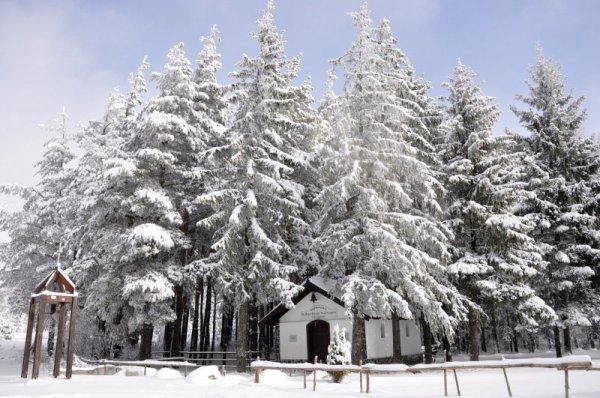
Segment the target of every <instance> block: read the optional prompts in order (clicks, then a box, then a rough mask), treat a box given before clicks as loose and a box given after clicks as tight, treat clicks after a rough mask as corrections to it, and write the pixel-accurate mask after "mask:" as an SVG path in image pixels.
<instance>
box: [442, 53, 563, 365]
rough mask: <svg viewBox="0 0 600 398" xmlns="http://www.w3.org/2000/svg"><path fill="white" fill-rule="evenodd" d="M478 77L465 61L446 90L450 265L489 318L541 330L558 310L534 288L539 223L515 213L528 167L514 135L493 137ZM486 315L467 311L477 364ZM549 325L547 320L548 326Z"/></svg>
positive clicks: (488, 101)
mask: <svg viewBox="0 0 600 398" xmlns="http://www.w3.org/2000/svg"><path fill="white" fill-rule="evenodd" d="M474 77H475V74H474V73H473V71H472V70H470V69H469V68H467V67H466V66H465V65H463V64H462V63H461V62H460V61H459V63H458V65H457V66H456V69H455V70H454V74H453V75H452V77H451V78H450V79H449V81H448V82H447V83H445V84H444V86H445V87H446V88H447V89H448V92H449V93H448V96H447V97H446V98H444V99H445V104H446V113H447V116H448V119H449V120H448V129H447V130H448V131H447V135H446V137H445V141H444V143H443V145H442V148H443V150H442V156H443V160H444V164H445V167H444V172H445V174H444V176H445V179H446V188H447V190H448V194H447V197H446V200H447V202H448V206H447V208H446V214H447V221H446V223H447V225H448V226H449V227H450V228H452V230H453V232H454V239H453V249H454V256H453V257H454V258H453V262H452V264H451V265H450V267H449V271H450V273H451V274H453V275H455V276H456V283H457V286H458V287H459V290H460V291H461V292H463V293H464V294H465V295H467V296H468V297H469V298H470V299H471V300H473V301H474V302H477V303H480V304H481V305H482V306H483V307H484V308H485V310H486V312H487V313H488V314H491V313H493V312H495V311H498V309H503V310H504V311H505V312H507V313H508V316H511V317H512V318H514V319H515V321H517V322H520V323H522V324H524V325H528V326H538V324H539V323H538V322H539V321H549V320H552V319H553V316H554V315H553V311H552V310H551V309H550V308H549V307H548V306H546V305H545V304H544V302H543V301H542V300H541V299H540V298H539V297H538V296H536V294H535V292H534V290H533V289H532V288H531V287H530V286H529V282H530V281H531V279H532V278H533V277H534V276H535V275H538V272H539V271H540V269H541V268H542V266H543V262H542V256H541V254H540V252H539V249H538V247H537V246H536V245H535V242H534V240H533V239H532V238H531V237H529V236H528V235H527V233H528V232H530V231H531V230H532V229H533V225H532V224H531V222H529V221H528V220H527V219H525V218H524V217H522V216H516V215H514V214H512V209H513V207H514V206H515V205H518V204H519V203H520V202H522V201H524V200H526V198H527V195H528V192H527V190H526V188H527V187H526V183H527V178H528V177H530V176H531V173H530V172H529V173H528V170H529V171H531V170H532V167H528V164H530V163H531V162H532V160H531V159H530V158H529V157H528V156H527V154H525V153H524V152H522V151H520V150H518V149H517V145H516V142H515V141H514V140H513V139H512V137H510V136H508V135H505V136H499V137H495V136H493V135H492V129H493V127H494V124H495V123H496V121H497V117H498V111H497V110H496V107H495V106H494V105H493V103H492V98H490V97H486V96H484V95H482V94H481V89H480V87H479V86H478V85H476V84H475V82H474V81H473V80H474ZM480 317H481V314H480V313H479V312H478V311H477V310H476V309H474V308H472V309H471V310H470V311H469V339H470V349H469V351H470V356H471V360H478V359H479V347H480V346H481V342H480V339H479V337H480V331H479V328H480ZM542 323H543V322H542Z"/></svg>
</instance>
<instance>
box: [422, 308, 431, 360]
mask: <svg viewBox="0 0 600 398" xmlns="http://www.w3.org/2000/svg"><path fill="white" fill-rule="evenodd" d="M421 329H422V330H423V346H424V347H425V352H424V355H425V363H433V350H432V344H433V335H432V334H431V328H430V327H429V324H428V323H427V322H425V319H424V318H423V317H422V316H421Z"/></svg>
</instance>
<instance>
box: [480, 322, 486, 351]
mask: <svg viewBox="0 0 600 398" xmlns="http://www.w3.org/2000/svg"><path fill="white" fill-rule="evenodd" d="M485 332H486V330H485V328H484V327H483V326H482V327H481V351H483V352H487V339H486V338H485Z"/></svg>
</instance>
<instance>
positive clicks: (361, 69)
mask: <svg viewBox="0 0 600 398" xmlns="http://www.w3.org/2000/svg"><path fill="white" fill-rule="evenodd" d="M351 15H352V17H353V20H354V25H355V26H356V28H357V31H358V32H357V37H356V40H355V41H354V44H353V46H352V48H351V49H350V50H349V51H348V53H346V54H345V55H344V56H343V57H341V58H340V59H339V60H337V61H336V64H337V65H339V66H341V67H342V68H343V71H344V75H345V81H344V88H343V93H342V95H341V98H340V101H341V105H340V106H339V107H338V108H339V109H340V111H341V112H343V116H341V117H338V122H337V123H335V124H333V125H332V128H334V129H335V130H334V133H332V134H331V137H332V140H331V141H330V142H327V143H325V150H326V153H327V155H328V157H329V158H328V159H327V160H326V162H325V164H324V165H323V167H321V170H322V172H323V173H324V185H325V188H324V189H323V190H322V192H321V193H320V194H319V196H318V197H317V202H318V203H319V205H320V211H321V213H320V214H321V216H320V219H319V221H318V223H317V227H318V230H319V232H320V236H319V237H318V238H317V239H315V245H316V247H317V248H318V251H319V253H320V255H321V261H322V269H321V271H322V274H323V275H324V276H325V277H327V278H330V279H332V280H335V281H337V282H338V288H340V289H341V292H342V298H343V300H344V302H345V304H346V306H347V308H348V310H349V312H351V313H352V314H353V317H354V322H353V325H354V326H353V329H354V330H353V351H352V361H353V362H354V363H358V361H359V360H360V359H361V358H362V350H361V345H362V344H361V341H360V340H361V335H364V331H362V330H361V329H363V328H364V317H366V316H369V317H372V316H377V317H384V318H390V317H391V316H392V314H393V313H396V314H397V315H398V316H399V317H401V318H404V319H413V318H414V319H418V318H421V317H422V318H423V319H424V321H425V322H426V324H427V325H429V326H430V327H431V328H432V329H433V330H434V331H435V332H440V333H445V334H446V335H448V336H449V337H451V336H453V333H454V332H453V328H454V326H455V325H456V319H455V318H454V317H453V315H452V314H450V313H448V309H450V308H452V310H453V311H454V314H455V315H456V316H458V317H461V316H462V315H463V314H464V313H466V307H465V305H464V301H465V300H464V297H463V296H462V295H460V294H459V293H458V292H457V291H456V290H455V289H454V288H453V287H452V286H451V284H450V283H449V281H448V278H447V273H446V268H445V266H444V263H445V262H446V261H447V260H449V253H448V250H447V247H448V237H449V236H450V235H451V233H450V231H449V230H447V229H446V228H445V227H444V225H443V224H442V223H441V221H440V218H441V214H442V210H441V207H440V205H439V196H438V195H439V192H440V191H441V190H442V189H441V184H440V182H439V181H438V180H437V179H436V178H435V176H434V174H433V171H432V169H431V167H430V165H429V164H428V163H426V162H424V161H423V160H421V159H425V158H427V157H429V154H426V153H424V151H423V150H422V149H421V148H423V147H429V148H431V149H433V147H432V146H431V144H428V137H427V136H424V135H423V134H420V133H419V132H418V131H417V130H416V129H415V128H414V125H413V124H412V121H414V119H415V118H417V115H416V113H415V112H414V111H413V110H412V109H411V108H410V107H408V106H406V105H405V103H404V98H402V97H400V96H398V95H397V91H396V87H397V85H398V84H400V83H401V82H398V81H397V80H396V79H401V78H402V77H401V71H400V70H399V69H398V68H401V67H402V65H398V63H397V62H388V60H387V58H386V57H387V55H389V53H388V51H386V48H385V47H384V46H381V45H379V43H378V41H377V40H376V39H375V37H374V32H373V30H372V27H371V19H370V16H369V11H368V8H367V6H366V5H364V6H363V7H362V8H361V10H360V11H359V12H356V13H353V14H351ZM419 141H422V142H423V144H426V145H423V146H421V147H420V146H417V145H415V144H414V143H415V142H419ZM361 325H363V326H362V327H361Z"/></svg>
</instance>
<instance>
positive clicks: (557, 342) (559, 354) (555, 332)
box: [554, 326, 562, 358]
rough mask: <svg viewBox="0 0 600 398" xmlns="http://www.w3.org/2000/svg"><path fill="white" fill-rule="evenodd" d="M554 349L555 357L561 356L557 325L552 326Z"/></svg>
mask: <svg viewBox="0 0 600 398" xmlns="http://www.w3.org/2000/svg"><path fill="white" fill-rule="evenodd" d="M554 349H555V350H556V357H557V358H560V357H562V347H561V345H560V329H559V328H558V326H554Z"/></svg>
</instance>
